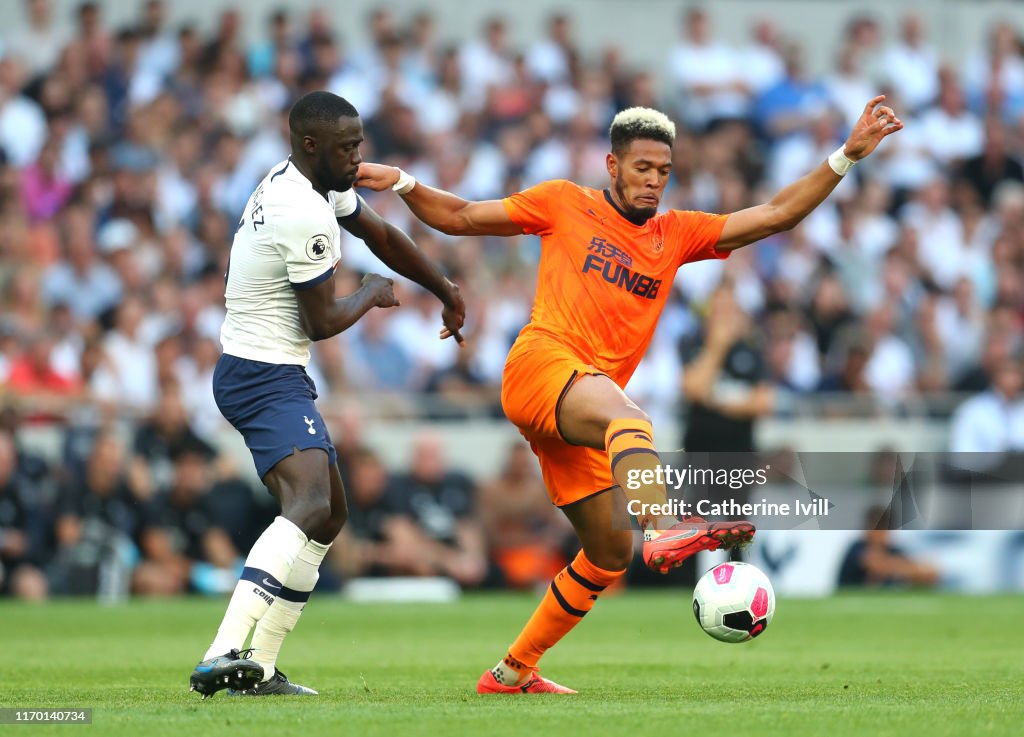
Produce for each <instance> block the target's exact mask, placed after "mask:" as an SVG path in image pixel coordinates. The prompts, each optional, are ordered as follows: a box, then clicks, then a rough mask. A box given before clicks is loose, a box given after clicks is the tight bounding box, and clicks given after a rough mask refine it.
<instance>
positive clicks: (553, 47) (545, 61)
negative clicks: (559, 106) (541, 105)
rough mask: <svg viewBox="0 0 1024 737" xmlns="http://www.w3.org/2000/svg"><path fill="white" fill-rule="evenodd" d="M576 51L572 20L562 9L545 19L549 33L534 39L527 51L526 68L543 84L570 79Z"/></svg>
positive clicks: (576, 57)
mask: <svg viewBox="0 0 1024 737" xmlns="http://www.w3.org/2000/svg"><path fill="white" fill-rule="evenodd" d="M578 56H579V51H578V50H577V49H576V45H575V43H574V42H573V39H572V21H570V19H569V16H567V15H565V14H564V13H555V14H554V15H552V16H551V17H550V18H549V19H548V35H547V38H544V39H542V40H540V41H535V42H534V43H533V45H532V46H530V48H529V49H528V50H527V52H526V68H527V70H528V71H529V72H530V75H531V76H532V77H533V78H534V79H537V80H540V81H541V82H544V83H545V84H559V83H566V82H570V81H571V77H572V73H573V71H574V69H573V67H574V66H575V65H576V63H577V61H578Z"/></svg>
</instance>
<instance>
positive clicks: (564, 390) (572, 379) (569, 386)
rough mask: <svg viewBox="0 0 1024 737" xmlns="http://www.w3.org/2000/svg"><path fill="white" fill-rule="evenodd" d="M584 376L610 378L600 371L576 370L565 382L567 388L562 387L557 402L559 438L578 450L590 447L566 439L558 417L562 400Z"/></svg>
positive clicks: (556, 412) (556, 424)
mask: <svg viewBox="0 0 1024 737" xmlns="http://www.w3.org/2000/svg"><path fill="white" fill-rule="evenodd" d="M584 376H608V374H605V373H602V372H600V371H588V372H586V373H581V372H580V370H579V369H574V370H573V372H572V376H570V377H569V380H568V381H567V382H565V386H563V387H562V391H561V392H559V394H558V401H557V402H555V429H556V430H557V431H558V437H560V438H561V439H562V442H564V443H567V444H568V445H572V446H574V447H576V448H584V447H588V446H584V445H581V444H579V443H574V442H572V441H571V440H569V439H568V438H566V437H565V433H564V432H562V422H561V420H560V419H559V417H558V413H559V412H561V411H562V400H564V399H565V395H566V394H568V393H569V390H570V389H572V385H573V384H575V383H576V380H577V379H580V378H582V377H584ZM608 378H609V379H610V378H611V377H610V376H608Z"/></svg>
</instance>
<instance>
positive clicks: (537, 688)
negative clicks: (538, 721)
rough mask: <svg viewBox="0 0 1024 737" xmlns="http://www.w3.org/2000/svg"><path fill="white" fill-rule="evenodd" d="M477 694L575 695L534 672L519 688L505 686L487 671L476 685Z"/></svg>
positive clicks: (569, 689) (568, 689) (570, 690)
mask: <svg viewBox="0 0 1024 737" xmlns="http://www.w3.org/2000/svg"><path fill="white" fill-rule="evenodd" d="M476 692H477V693H561V694H568V693H576V692H575V691H573V690H572V689H571V688H566V687H565V686H559V685H558V684H557V683H555V682H554V681H549V680H548V679H547V678H544V677H542V676H541V674H540V673H538V672H537V671H534V672H533V673H531V674H530V678H529V680H527V681H526V683H524V684H523V685H521V686H506V685H505V684H504V683H502V682H500V681H499V680H498V679H497V678H495V677H494V674H493V673H491V671H489V670H485V671H484V674H483V675H482V676H480V680H479V681H477V684H476Z"/></svg>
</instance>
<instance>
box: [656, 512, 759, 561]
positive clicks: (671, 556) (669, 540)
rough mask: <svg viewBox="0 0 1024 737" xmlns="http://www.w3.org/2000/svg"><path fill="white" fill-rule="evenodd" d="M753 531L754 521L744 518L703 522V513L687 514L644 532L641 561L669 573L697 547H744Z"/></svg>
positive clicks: (699, 548) (714, 548) (700, 548)
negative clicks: (681, 518) (695, 515)
mask: <svg viewBox="0 0 1024 737" xmlns="http://www.w3.org/2000/svg"><path fill="white" fill-rule="evenodd" d="M755 531H756V530H755V528H754V525H753V524H751V523H750V522H746V521H743V520H740V521H735V522H706V521H704V518H703V517H686V518H684V519H683V521H682V522H680V523H679V524H676V525H673V526H672V527H670V528H669V529H667V530H663V531H661V532H658V531H656V530H647V531H645V532H644V538H645V539H644V550H643V556H644V563H646V564H647V566H648V568H651V569H653V570H655V571H658V573H668V571H669V569H670V568H675V567H676V566H678V565H680V564H681V563H682V562H683V561H684V560H686V559H687V558H689V557H690V556H691V555H693V554H694V553H696V552H698V551H700V550H718V549H719V548H722V549H724V550H731V549H732V548H736V547H743V546H745V545H747V544H749V543H750V541H751V540H753V539H754V532H755ZM648 536H650V537H648Z"/></svg>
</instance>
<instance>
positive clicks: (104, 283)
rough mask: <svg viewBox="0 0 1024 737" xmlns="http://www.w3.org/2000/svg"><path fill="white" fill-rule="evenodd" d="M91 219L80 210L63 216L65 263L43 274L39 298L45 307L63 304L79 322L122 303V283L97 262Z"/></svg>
mask: <svg viewBox="0 0 1024 737" xmlns="http://www.w3.org/2000/svg"><path fill="white" fill-rule="evenodd" d="M93 228H94V217H93V215H92V214H91V213H90V212H89V211H88V210H87V209H86V208H85V207H83V206H77V207H73V208H69V209H68V210H67V211H65V212H64V216H63V228H62V238H61V240H62V242H63V245H64V249H65V256H66V259H67V260H66V261H59V262H57V263H55V264H54V265H53V266H51V267H50V268H48V269H47V270H46V272H45V273H44V274H43V284H42V296H43V300H44V301H45V302H46V304H48V305H53V304H56V303H58V302H63V303H65V304H68V305H70V306H71V311H72V312H73V313H74V314H75V317H77V318H78V319H80V320H92V319H95V318H97V317H99V316H100V315H101V314H103V313H104V312H105V311H106V310H108V309H110V308H111V307H113V306H114V305H115V304H117V302H118V301H119V300H120V299H121V291H122V290H121V281H120V279H118V277H117V274H116V273H115V272H114V270H113V269H111V268H110V267H109V266H108V265H107V264H105V263H103V262H102V261H99V260H98V259H97V258H96V248H95V241H94V236H93Z"/></svg>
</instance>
